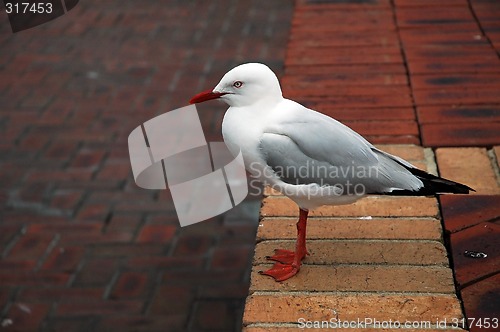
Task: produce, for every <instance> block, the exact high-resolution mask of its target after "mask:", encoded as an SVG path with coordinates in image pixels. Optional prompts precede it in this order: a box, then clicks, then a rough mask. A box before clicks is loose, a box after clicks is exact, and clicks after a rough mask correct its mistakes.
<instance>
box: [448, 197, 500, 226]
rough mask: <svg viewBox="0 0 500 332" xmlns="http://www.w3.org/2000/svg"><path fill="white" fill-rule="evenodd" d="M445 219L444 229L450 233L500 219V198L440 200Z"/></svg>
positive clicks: (450, 198)
mask: <svg viewBox="0 0 500 332" xmlns="http://www.w3.org/2000/svg"><path fill="white" fill-rule="evenodd" d="M439 200H440V202H441V211H442V214H443V219H444V227H445V229H446V230H447V231H448V232H452V233H454V232H458V231H460V230H462V229H464V228H466V227H471V226H474V225H477V224H479V223H482V222H486V221H494V220H496V219H499V218H500V197H499V196H492V195H489V196H483V195H473V196H452V195H446V196H441V197H440V198H439Z"/></svg>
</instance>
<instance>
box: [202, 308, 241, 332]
mask: <svg viewBox="0 0 500 332" xmlns="http://www.w3.org/2000/svg"><path fill="white" fill-rule="evenodd" d="M238 309H240V308H234V307H233V306H232V305H231V303H230V302H228V301H200V302H198V303H197V308H196V312H195V315H196V316H195V327H196V328H197V329H200V330H202V329H206V330H216V331H231V330H232V329H234V320H233V318H232V316H234V315H237V314H239V313H238V312H235V311H237V310H238ZM240 310H241V309H240Z"/></svg>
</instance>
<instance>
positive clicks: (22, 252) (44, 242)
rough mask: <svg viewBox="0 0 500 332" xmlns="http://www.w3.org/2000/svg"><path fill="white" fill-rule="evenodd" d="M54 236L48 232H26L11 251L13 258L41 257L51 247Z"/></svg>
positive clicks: (10, 256) (10, 255) (10, 254)
mask: <svg viewBox="0 0 500 332" xmlns="http://www.w3.org/2000/svg"><path fill="white" fill-rule="evenodd" d="M53 239H54V237H53V236H51V235H48V234H30V233H28V234H26V235H23V236H22V237H20V238H19V240H18V241H17V243H16V244H15V246H14V247H13V248H12V250H11V251H10V253H9V256H8V257H9V258H11V259H19V260H20V259H34V260H36V259H39V258H41V257H42V256H43V254H44V253H45V252H46V251H47V249H48V248H49V245H50V243H51V242H52V241H53Z"/></svg>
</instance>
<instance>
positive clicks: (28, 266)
mask: <svg viewBox="0 0 500 332" xmlns="http://www.w3.org/2000/svg"><path fill="white" fill-rule="evenodd" d="M36 266H37V261H35V260H17V259H9V258H7V259H2V260H0V269H4V270H24V271H30V270H32V269H34V268H35V267H36Z"/></svg>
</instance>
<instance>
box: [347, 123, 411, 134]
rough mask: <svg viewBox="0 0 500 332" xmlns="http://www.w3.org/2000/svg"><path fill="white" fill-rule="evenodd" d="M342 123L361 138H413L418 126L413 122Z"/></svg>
mask: <svg viewBox="0 0 500 332" xmlns="http://www.w3.org/2000/svg"><path fill="white" fill-rule="evenodd" d="M343 123H344V124H345V125H346V126H348V127H350V128H351V129H353V130H354V131H356V132H358V133H360V134H361V135H363V136H382V135H383V136H402V135H408V136H415V137H418V135H419V132H418V125H417V123H416V122H415V121H380V120H377V121H374V120H372V121H343Z"/></svg>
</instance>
